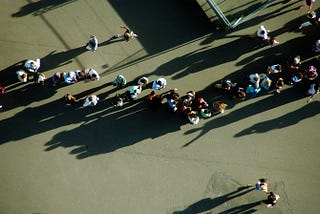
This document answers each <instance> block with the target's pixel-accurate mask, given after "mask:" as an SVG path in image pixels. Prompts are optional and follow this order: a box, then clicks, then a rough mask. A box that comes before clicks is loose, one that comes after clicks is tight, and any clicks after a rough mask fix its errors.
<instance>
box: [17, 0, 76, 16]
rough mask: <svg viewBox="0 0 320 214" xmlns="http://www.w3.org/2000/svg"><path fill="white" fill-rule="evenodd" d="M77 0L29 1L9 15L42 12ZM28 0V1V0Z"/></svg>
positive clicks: (36, 14)
mask: <svg viewBox="0 0 320 214" xmlns="http://www.w3.org/2000/svg"><path fill="white" fill-rule="evenodd" d="M74 1H77V0H54V1H52V0H39V1H36V2H31V3H29V4H27V5H25V6H23V7H21V8H20V10H19V11H18V12H16V13H13V14H11V17H22V16H26V15H28V14H31V13H33V15H34V16H38V15H41V14H44V13H46V12H48V11H50V10H53V9H56V8H58V7H62V6H64V5H66V4H69V3H72V2H74ZM29 2H30V1H29Z"/></svg>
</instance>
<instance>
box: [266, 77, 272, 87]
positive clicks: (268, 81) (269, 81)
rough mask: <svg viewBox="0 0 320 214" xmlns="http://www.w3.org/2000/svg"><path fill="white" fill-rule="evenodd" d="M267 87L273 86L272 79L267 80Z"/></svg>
mask: <svg viewBox="0 0 320 214" xmlns="http://www.w3.org/2000/svg"><path fill="white" fill-rule="evenodd" d="M266 86H267V87H270V86H271V80H270V79H267V80H266Z"/></svg>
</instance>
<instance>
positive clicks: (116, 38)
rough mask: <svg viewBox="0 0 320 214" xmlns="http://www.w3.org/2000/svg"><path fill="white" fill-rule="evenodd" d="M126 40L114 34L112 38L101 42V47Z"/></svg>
mask: <svg viewBox="0 0 320 214" xmlns="http://www.w3.org/2000/svg"><path fill="white" fill-rule="evenodd" d="M124 41H125V40H124V39H121V38H118V37H116V36H113V37H111V38H110V39H108V40H106V41H104V42H102V43H99V47H103V46H106V45H110V44H112V43H116V42H124Z"/></svg>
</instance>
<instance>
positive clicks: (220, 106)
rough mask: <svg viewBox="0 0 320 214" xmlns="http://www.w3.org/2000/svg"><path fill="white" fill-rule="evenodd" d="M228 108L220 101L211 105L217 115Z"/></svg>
mask: <svg viewBox="0 0 320 214" xmlns="http://www.w3.org/2000/svg"><path fill="white" fill-rule="evenodd" d="M227 107H228V105H227V104H226V103H223V102H222V101H216V102H214V103H213V108H214V109H215V110H216V112H217V113H221V114H223V113H224V110H225V109H226V108H227Z"/></svg>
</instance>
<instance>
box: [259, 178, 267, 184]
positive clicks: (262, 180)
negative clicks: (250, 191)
mask: <svg viewBox="0 0 320 214" xmlns="http://www.w3.org/2000/svg"><path fill="white" fill-rule="evenodd" d="M259 181H260V182H261V183H266V182H267V181H268V179H266V178H260V179H259Z"/></svg>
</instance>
